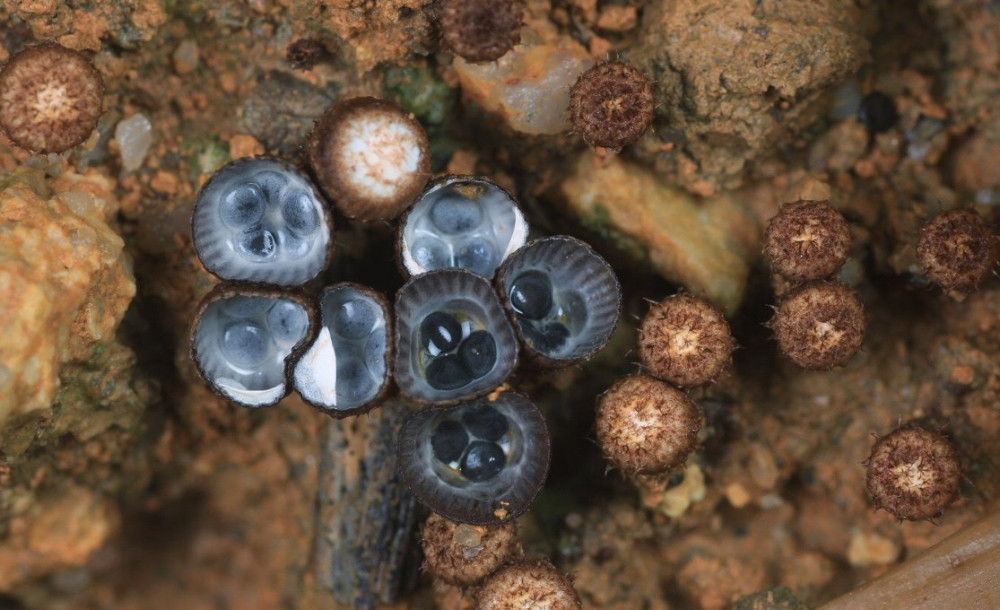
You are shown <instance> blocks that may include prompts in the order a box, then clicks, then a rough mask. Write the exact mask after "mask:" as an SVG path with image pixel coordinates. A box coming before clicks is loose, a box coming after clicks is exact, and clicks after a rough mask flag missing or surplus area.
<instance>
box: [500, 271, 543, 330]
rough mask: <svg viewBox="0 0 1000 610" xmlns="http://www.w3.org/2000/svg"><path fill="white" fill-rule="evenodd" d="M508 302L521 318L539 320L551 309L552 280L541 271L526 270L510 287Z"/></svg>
mask: <svg viewBox="0 0 1000 610" xmlns="http://www.w3.org/2000/svg"><path fill="white" fill-rule="evenodd" d="M510 304H511V307H513V308H514V311H515V312H517V314H518V315H520V316H521V317H523V318H527V319H529V320H541V319H542V318H544V317H545V316H546V315H547V314H548V313H549V311H550V310H551V309H552V282H550V281H549V278H548V276H547V275H545V274H544V273H542V272H541V271H526V272H524V273H522V274H521V275H519V276H518V277H517V279H515V280H514V283H513V284H512V285H511V288H510Z"/></svg>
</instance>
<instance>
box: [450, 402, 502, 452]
mask: <svg viewBox="0 0 1000 610" xmlns="http://www.w3.org/2000/svg"><path fill="white" fill-rule="evenodd" d="M462 423H463V424H465V427H466V428H467V429H468V430H469V432H470V433H471V434H472V435H473V436H475V437H477V438H480V439H482V440H484V441H493V442H494V443H495V442H497V441H499V440H500V439H501V438H503V435H504V434H507V429H508V428H509V427H510V424H509V423H508V422H507V418H506V417H505V416H504V414H503V413H501V412H500V411H497V410H496V409H494V408H493V407H491V406H489V405H482V404H479V405H472V406H470V407H468V408H467V409H466V410H465V412H464V413H462Z"/></svg>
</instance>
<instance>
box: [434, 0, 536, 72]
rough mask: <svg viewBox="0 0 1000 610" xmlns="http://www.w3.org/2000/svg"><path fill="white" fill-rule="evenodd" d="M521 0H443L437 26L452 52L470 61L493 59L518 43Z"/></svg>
mask: <svg viewBox="0 0 1000 610" xmlns="http://www.w3.org/2000/svg"><path fill="white" fill-rule="evenodd" d="M523 22H524V6H523V5H522V3H521V1H520V0H444V2H442V3H441V7H440V12H439V17H438V26H439V27H440V28H441V38H442V39H443V41H444V43H445V45H446V46H447V47H448V48H449V49H451V51H452V52H453V53H454V54H455V55H458V56H459V57H461V58H462V59H464V60H465V61H468V62H471V63H482V62H487V61H494V60H497V59H500V58H501V57H503V56H504V55H505V54H506V53H507V52H508V51H510V50H511V49H513V48H514V45H516V44H518V43H520V42H521V25H522V24H523Z"/></svg>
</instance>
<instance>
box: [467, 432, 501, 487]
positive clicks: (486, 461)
mask: <svg viewBox="0 0 1000 610" xmlns="http://www.w3.org/2000/svg"><path fill="white" fill-rule="evenodd" d="M506 465H507V457H506V456H505V455H504V453H503V449H501V448H500V446H499V445H497V444H496V443H490V442H488V441H472V442H471V443H469V450H468V452H466V454H465V459H463V460H462V467H461V469H462V474H463V475H464V476H465V478H467V479H469V480H470V481H472V482H474V483H482V482H483V481H488V480H490V479H492V478H493V477H495V476H497V475H498V474H500V471H502V470H503V468H504V466H506Z"/></svg>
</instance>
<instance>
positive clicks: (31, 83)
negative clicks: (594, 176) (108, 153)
mask: <svg viewBox="0 0 1000 610" xmlns="http://www.w3.org/2000/svg"><path fill="white" fill-rule="evenodd" d="M103 99H104V85H103V83H102V81H101V75H100V73H98V72H97V69H96V68H94V66H93V65H92V64H91V63H90V61H88V60H87V58H86V57H84V56H83V55H81V54H79V53H77V52H76V51H73V50H72V49H67V48H66V47H64V46H61V45H58V44H54V43H45V44H40V45H38V46H34V47H28V48H27V49H25V50H23V51H21V52H20V53H18V54H17V55H15V56H14V57H11V59H10V61H9V62H8V63H7V65H6V66H5V67H4V69H3V70H2V71H0V129H2V130H3V132H4V133H5V134H7V137H8V138H10V139H11V141H12V142H14V144H16V145H18V146H20V147H21V148H24V149H27V150H30V151H32V152H56V153H58V152H63V151H66V150H69V149H70V148H73V147H74V146H76V145H77V144H80V143H81V142H83V141H84V140H86V139H87V136H89V135H90V133H91V132H92V131H93V130H94V128H95V127H97V120H98V119H99V118H100V117H101V103H102V101H103Z"/></svg>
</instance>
